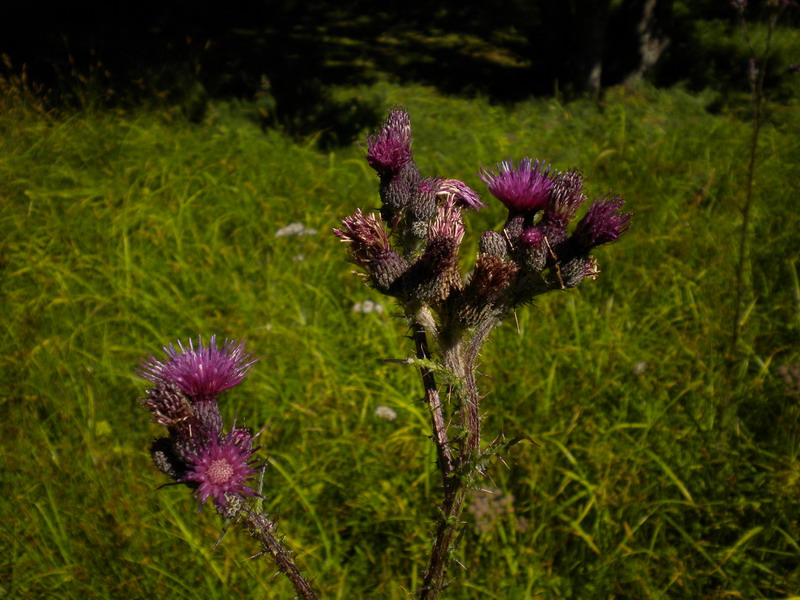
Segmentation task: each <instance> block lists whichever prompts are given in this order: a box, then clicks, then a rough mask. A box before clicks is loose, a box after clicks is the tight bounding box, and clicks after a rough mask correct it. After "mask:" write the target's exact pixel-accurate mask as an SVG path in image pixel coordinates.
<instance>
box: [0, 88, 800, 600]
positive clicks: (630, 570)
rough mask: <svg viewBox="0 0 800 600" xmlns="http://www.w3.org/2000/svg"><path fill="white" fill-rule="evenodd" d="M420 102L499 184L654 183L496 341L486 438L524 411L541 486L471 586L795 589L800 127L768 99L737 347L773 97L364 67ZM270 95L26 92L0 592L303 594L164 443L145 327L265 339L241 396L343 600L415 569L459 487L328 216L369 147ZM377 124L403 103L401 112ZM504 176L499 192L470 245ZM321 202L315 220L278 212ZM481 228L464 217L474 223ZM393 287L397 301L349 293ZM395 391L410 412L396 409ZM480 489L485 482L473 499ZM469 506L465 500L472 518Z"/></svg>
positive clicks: (9, 115)
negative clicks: (567, 276) (746, 201)
mask: <svg viewBox="0 0 800 600" xmlns="http://www.w3.org/2000/svg"><path fill="white" fill-rule="evenodd" d="M338 93H339V94H340V96H341V97H342V98H343V99H346V98H348V97H358V98H361V99H365V100H368V101H370V102H375V103H379V104H380V105H381V106H386V107H388V106H391V105H393V104H402V105H404V106H406V107H407V108H408V110H409V112H410V114H411V116H412V119H413V123H414V130H415V142H414V147H415V156H416V158H417V162H418V164H419V165H420V168H421V169H422V171H423V172H424V173H426V174H439V175H445V176H449V177H456V178H461V179H463V180H465V181H466V182H467V183H468V184H470V185H472V186H473V187H475V188H476V189H479V190H483V189H484V188H483V186H482V185H481V184H480V181H479V180H478V177H477V175H476V173H475V172H476V170H477V168H478V167H480V166H490V165H492V164H494V163H495V162H497V161H499V160H503V159H507V158H517V159H518V158H521V157H522V156H526V155H531V156H534V157H540V158H545V159H547V160H549V161H552V163H553V164H554V166H555V167H557V168H559V169H566V168H569V167H572V166H579V167H581V168H582V170H583V171H584V173H585V174H586V178H587V184H588V186H589V191H590V193H591V194H604V193H606V192H607V190H608V189H610V188H613V190H614V191H615V192H616V193H618V194H620V195H622V196H623V197H625V198H626V199H627V200H628V201H629V204H630V206H631V207H632V208H633V209H634V210H635V211H636V213H637V214H636V218H635V223H634V230H633V231H632V232H631V233H630V234H629V235H628V236H627V237H626V238H625V239H624V240H623V241H622V242H620V243H619V244H615V245H614V246H612V247H608V248H604V249H600V250H599V251H598V253H597V255H598V258H599V260H600V266H601V270H602V273H601V276H600V279H599V280H598V281H596V282H586V283H584V284H583V285H582V286H581V287H580V288H579V289H578V290H573V291H569V292H564V293H560V294H552V295H550V296H547V297H545V298H544V299H542V301H541V302H539V303H538V304H537V305H536V306H533V307H530V308H528V309H526V310H523V311H519V312H518V314H517V315H516V322H515V320H514V319H510V320H509V322H508V323H506V324H505V325H504V327H502V328H501V329H500V330H499V331H498V332H496V333H495V335H494V336H493V339H492V340H491V341H490V343H489V344H488V345H487V348H486V350H485V352H484V356H483V357H482V364H481V373H482V380H481V382H480V384H481V385H482V387H483V389H484V391H485V393H486V394H487V398H486V400H485V403H484V409H485V422H484V428H485V438H486V441H487V442H488V441H490V440H491V439H492V438H493V437H494V436H495V435H498V434H500V433H505V434H506V435H507V436H513V435H516V434H527V435H529V436H531V437H532V438H533V439H534V440H536V441H537V442H538V445H532V444H526V443H523V444H521V445H519V446H517V447H515V448H514V449H513V450H512V451H510V452H509V454H508V456H507V457H506V463H507V466H503V465H502V464H501V463H497V464H496V465H494V466H493V467H492V468H491V469H490V475H491V480H490V481H487V482H486V486H487V487H488V488H497V489H499V490H502V491H503V493H504V494H505V495H506V496H513V501H512V505H511V506H512V508H513V509H512V510H508V509H507V510H505V511H500V512H499V513H498V514H496V515H494V516H493V517H492V516H491V515H489V517H487V518H489V522H490V525H489V527H488V529H485V530H478V529H476V528H475V527H473V523H469V524H468V525H467V526H466V527H465V530H464V535H463V537H462V540H461V544H460V548H459V550H458V553H457V557H458V560H459V561H460V562H461V563H462V564H463V565H464V567H465V570H461V569H459V568H457V567H456V568H454V569H453V571H452V575H453V579H454V580H453V584H452V585H451V586H450V588H449V589H448V597H451V598H454V599H458V598H461V599H467V598H477V597H485V598H498V599H505V598H580V599H583V598H603V599H609V598H619V599H622V598H648V599H654V600H655V599H671V598H676V599H677V598H686V599H695V598H709V599H711V598H765V599H766V598H768V599H778V598H788V597H792V596H796V595H797V594H800V571H798V569H797V564H798V561H800V535H798V531H800V509H798V506H799V505H798V503H797V497H798V494H800V439H798V434H799V433H800V406H798V398H796V397H792V396H791V395H789V394H788V393H787V392H786V391H785V390H784V385H783V380H782V379H781V377H780V376H779V375H778V374H777V372H776V368H777V367H778V366H780V365H792V364H796V363H800V349H799V344H798V342H800V317H798V315H800V290H799V289H798V284H797V281H798V278H797V268H798V267H797V265H798V259H799V258H800V256H798V254H799V253H800V250H798V248H800V216H798V213H797V210H796V198H797V196H798V193H800V182H799V181H798V179H797V176H796V165H797V164H798V163H800V136H798V135H797V134H798V123H800V119H798V114H797V112H796V109H781V108H780V107H776V108H775V109H774V114H772V115H771V122H770V123H769V124H767V125H766V126H765V128H764V130H763V134H762V137H761V148H760V152H761V154H760V156H761V160H760V163H759V166H758V172H757V176H756V177H757V178H756V186H757V188H756V197H755V201H754V207H753V209H754V212H753V218H752V232H751V234H752V236H753V237H752V240H753V244H752V246H751V248H752V249H751V252H750V255H749V256H748V260H747V283H748V290H749V292H748V297H747V299H746V311H745V318H744V321H743V328H742V344H743V349H744V351H743V355H744V357H745V358H744V359H743V360H739V361H737V362H732V361H730V360H728V359H727V358H726V355H727V353H728V350H729V342H730V331H731V319H732V315H733V311H734V306H733V294H732V290H733V285H734V281H735V272H734V268H735V267H734V265H735V264H736V263H735V257H736V253H735V248H736V243H737V239H736V236H737V232H738V225H739V218H738V208H737V206H738V205H740V204H741V202H742V201H743V182H744V179H745V175H746V173H745V162H746V161H745V158H744V157H745V153H746V151H747V144H748V135H749V127H748V124H747V123H746V122H741V121H738V120H736V118H734V117H731V116H727V115H724V114H723V115H712V114H709V113H708V112H707V111H706V110H705V108H704V103H703V99H702V98H701V97H695V96H691V95H689V94H686V93H684V92H682V91H680V90H671V91H658V90H654V89H650V88H640V89H636V90H630V89H623V88H619V89H612V90H609V91H608V92H607V93H606V95H605V97H604V98H603V100H602V101H601V102H600V103H599V104H596V103H591V102H588V101H576V102H572V103H569V104H561V103H559V102H558V101H556V100H531V101H526V102H523V103H520V104H518V105H515V106H513V107H504V106H496V105H491V104H489V103H488V102H486V101H484V100H482V99H480V98H476V99H471V100H465V99H458V98H450V97H444V96H441V95H439V94H438V93H436V92H434V91H432V90H431V89H428V88H424V87H396V86H392V85H388V84H379V85H375V86H372V87H365V88H355V89H342V90H339V91H338ZM246 115H247V107H246V106H240V105H237V104H235V103H231V104H224V103H219V104H215V105H212V106H211V107H210V110H209V112H208V114H207V117H206V119H205V121H204V122H203V123H202V124H199V125H192V124H189V123H188V122H187V121H186V120H185V119H184V118H183V117H182V116H181V115H180V113H178V112H175V111H173V110H170V109H144V108H143V109H140V110H135V111H110V110H109V111H101V110H96V109H91V110H86V111H82V112H77V113H74V114H61V115H56V114H48V113H46V112H42V111H36V110H33V109H32V108H31V107H30V106H26V105H25V104H24V103H23V102H21V101H20V100H19V99H8V100H7V101H6V102H5V104H4V107H3V111H2V113H1V114H0V132H1V133H2V135H0V148H2V150H1V151H0V233H2V235H0V240H2V242H0V268H1V269H2V278H0V286H1V288H0V289H1V293H0V302H2V314H3V315H4V318H3V320H2V322H3V324H2V329H1V330H0V331H2V333H1V334H0V356H2V359H0V360H2V369H0V382H1V383H0V393H1V396H0V397H1V398H2V402H1V403H0V418H1V420H0V423H2V425H0V426H1V427H2V436H3V445H2V454H3V457H2V459H3V461H4V464H5V468H4V469H3V470H2V471H0V486H1V489H2V494H3V501H2V503H0V519H1V520H2V524H3V527H2V530H0V542H1V543H2V547H3V548H4V550H5V551H4V552H3V553H2V555H0V556H1V557H0V591H2V592H3V593H4V594H6V595H8V597H13V598H38V597H53V596H55V597H60V598H85V597H87V596H88V597H99V598H106V597H108V598H112V597H126V598H151V597H156V596H162V597H164V596H166V597H170V598H187V599H188V598H230V597H245V598H285V597H291V596H292V590H291V588H290V586H289V585H288V583H287V582H285V581H283V579H282V578H281V577H280V576H278V577H272V575H273V570H272V568H271V565H269V564H268V563H266V562H265V561H263V560H247V557H248V556H250V554H252V553H253V552H255V549H256V547H255V543H254V542H252V541H251V540H249V538H247V536H245V535H243V534H242V533H241V532H236V531H234V530H233V528H231V530H229V531H228V533H227V535H226V537H225V539H224V542H223V544H222V545H221V546H220V547H219V548H218V549H217V550H215V551H212V546H213V543H214V541H215V540H216V539H217V536H218V535H219V529H220V522H219V520H218V517H217V516H216V515H214V514H213V513H212V511H211V510H209V509H206V510H204V511H202V512H201V513H200V514H199V515H198V514H196V512H195V511H196V503H195V501H194V499H193V498H191V496H190V495H189V494H188V493H187V491H186V490H185V489H181V488H178V487H167V488H164V489H158V487H159V486H160V485H161V484H163V483H165V478H163V477H162V476H161V475H160V474H159V473H158V472H157V471H156V469H155V468H153V466H152V464H151V463H150V460H149V457H148V455H147V446H148V444H149V443H150V440H151V439H152V437H153V436H154V435H156V434H157V432H158V429H157V428H156V426H154V425H151V424H148V423H147V417H146V414H145V412H144V411H142V410H141V409H140V408H139V407H138V406H137V404H136V402H135V400H136V398H138V397H140V396H141V395H142V393H143V389H144V387H145V385H144V382H143V381H141V380H140V379H138V378H137V377H136V376H135V375H134V374H133V368H134V367H135V366H136V365H137V362H138V361H139V360H140V359H141V358H143V357H144V356H145V355H146V354H147V353H149V352H153V351H155V350H156V349H158V348H160V347H161V346H163V345H165V344H167V343H169V342H171V341H174V340H175V339H178V338H181V339H183V340H186V339H187V338H188V337H189V336H196V335H198V334H203V335H204V336H208V335H210V334H212V333H216V334H218V335H219V336H221V337H235V338H241V337H247V339H248V346H249V347H250V348H252V349H253V350H254V351H255V352H257V353H258V354H259V355H262V356H263V357H264V358H263V359H262V360H261V361H260V362H259V363H258V364H257V366H256V368H255V371H254V373H253V374H252V375H251V376H250V377H249V378H248V379H247V380H246V381H245V382H244V383H243V384H242V385H241V386H239V387H238V388H236V389H235V390H233V391H231V392H230V393H229V394H228V396H227V398H226V399H225V400H224V402H223V406H222V408H223V412H224V414H225V416H226V418H227V419H228V422H230V420H232V419H233V418H234V417H238V420H239V422H245V423H246V424H247V425H248V426H251V427H255V428H259V427H261V426H262V425H268V430H267V432H266V433H265V434H264V435H263V436H262V441H263V445H264V450H263V453H264V454H265V455H266V456H269V457H270V459H271V468H269V469H268V472H267V477H266V483H265V490H266V502H267V504H268V506H269V507H270V509H271V510H272V511H274V513H275V514H278V515H280V521H281V523H282V526H283V528H284V530H285V532H286V533H287V534H288V536H287V542H288V543H289V544H290V545H291V546H292V547H294V548H298V549H302V554H301V555H300V557H299V562H300V564H301V565H302V567H303V568H304V569H306V570H307V571H308V572H309V573H311V574H313V575H314V576H316V577H317V580H316V585H318V587H319V589H320V590H321V592H322V596H324V597H326V598H346V599H355V598H387V599H389V598H407V597H408V590H413V589H414V588H415V587H416V586H417V585H419V583H420V582H421V577H422V569H423V568H424V564H425V560H426V557H427V552H428V546H429V539H430V533H431V526H432V525H431V523H432V521H433V518H434V516H435V514H434V512H433V511H434V505H435V503H436V501H437V500H438V498H439V493H438V489H437V486H438V485H439V479H438V474H437V472H436V471H435V465H434V460H435V453H434V448H433V445H432V444H431V443H430V442H429V440H428V439H427V437H426V436H427V435H429V429H428V419H427V413H426V410H425V408H424V406H423V405H422V403H421V402H419V399H420V398H421V396H422V390H421V386H420V384H419V381H418V377H417V375H416V374H415V373H414V372H413V370H412V369H410V368H408V367H402V366H398V365H396V364H390V363H386V362H383V361H382V359H384V358H404V357H406V356H408V355H409V354H410V352H411V346H410V342H409V341H408V340H406V339H404V338H403V337H402V336H403V335H404V334H405V333H406V332H405V330H404V326H403V323H402V322H401V321H400V320H399V319H397V318H395V316H396V315H395V312H394V311H393V309H392V306H391V303H390V302H388V301H385V300H382V299H381V298H379V297H378V296H377V295H376V294H375V293H374V292H372V291H371V290H368V289H367V288H365V287H363V285H362V284H361V283H360V281H359V278H357V277H354V276H352V275H351V274H350V270H351V268H350V266H349V265H347V264H346V263H345V261H344V258H345V249H344V248H343V246H342V245H341V244H340V243H338V242H337V241H336V239H335V238H334V236H333V235H331V234H330V230H331V228H332V227H334V226H336V225H337V223H338V220H339V219H340V218H341V217H343V216H345V215H347V214H349V213H351V212H352V211H353V209H354V208H355V207H357V206H361V207H369V206H376V205H377V204H378V199H377V191H376V187H377V186H376V183H377V181H376V179H375V177H374V175H373V174H372V172H371V171H370V170H369V169H368V167H367V166H366V164H365V161H364V160H363V155H362V152H361V151H360V150H358V149H357V148H353V147H348V148H343V149H339V150H335V151H331V152H329V153H322V152H320V151H318V150H317V149H316V146H315V145H314V144H313V140H309V141H308V142H307V143H301V142H296V141H293V140H291V139H290V138H288V137H286V136H284V135H282V134H281V133H280V132H278V131H268V132H264V131H262V130H261V129H260V128H259V127H258V126H257V125H255V124H253V123H252V122H251V121H250V120H248V119H247V118H246ZM376 125H377V123H376ZM503 217H504V210H503V208H502V206H500V204H499V203H497V202H494V203H491V205H490V207H489V208H487V209H485V210H482V211H481V212H480V213H478V214H474V215H471V216H470V217H469V221H468V223H467V226H468V228H469V230H468V237H467V240H466V241H465V252H464V263H465V268H466V267H467V266H468V263H469V260H470V257H471V256H472V255H473V254H474V250H475V248H476V244H477V233H478V232H479V231H482V230H485V229H489V228H496V227H498V226H499V225H500V224H501V223H502V220H503ZM297 221H299V222H302V223H304V224H305V225H306V227H309V228H313V229H316V230H317V234H316V235H309V236H303V237H276V236H275V232H276V231H277V230H278V229H280V228H281V227H284V226H286V225H288V224H290V223H293V222H297ZM470 231H471V232H472V235H471V236H470V233H469V232H470ZM364 299H372V300H376V301H381V302H382V303H383V305H384V308H385V310H384V312H383V313H372V314H361V313H357V312H353V311H352V310H351V307H352V306H353V305H354V304H355V303H356V302H359V301H362V300H364ZM379 405H386V406H389V407H391V408H393V409H394V410H395V411H396V412H397V414H398V416H397V419H396V420H395V421H393V422H389V421H385V420H383V419H380V418H378V417H376V416H375V415H374V410H375V408H376V407H377V406H379ZM470 514H471V513H465V516H467V517H470ZM470 518H471V517H470Z"/></svg>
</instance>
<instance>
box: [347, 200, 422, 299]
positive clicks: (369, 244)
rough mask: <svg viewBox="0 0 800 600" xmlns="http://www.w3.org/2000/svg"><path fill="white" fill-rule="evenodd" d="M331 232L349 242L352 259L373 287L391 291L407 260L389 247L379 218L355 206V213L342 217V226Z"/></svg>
mask: <svg viewBox="0 0 800 600" xmlns="http://www.w3.org/2000/svg"><path fill="white" fill-rule="evenodd" d="M333 233H334V234H336V235H337V236H338V237H339V238H340V239H341V240H342V241H343V242H344V243H346V244H350V253H351V255H352V257H353V262H354V263H356V264H357V265H359V266H361V267H363V268H364V269H365V270H366V271H367V273H368V275H369V278H370V281H371V282H372V284H373V285H374V286H375V288H376V289H378V290H379V291H381V292H383V293H384V294H393V293H394V292H393V291H392V290H393V285H394V283H395V282H396V281H397V279H398V277H400V275H402V274H403V272H405V270H406V269H407V268H408V262H407V261H406V260H405V259H404V258H403V257H402V256H400V255H399V254H397V252H395V251H394V249H393V248H392V245H391V242H390V241H389V232H388V231H386V229H385V228H384V226H383V223H382V222H381V220H380V219H379V218H378V217H377V216H376V215H374V214H371V215H369V216H366V215H364V214H363V213H362V212H361V209H356V212H355V214H353V215H351V216H349V217H345V218H344V219H342V228H341V229H334V230H333Z"/></svg>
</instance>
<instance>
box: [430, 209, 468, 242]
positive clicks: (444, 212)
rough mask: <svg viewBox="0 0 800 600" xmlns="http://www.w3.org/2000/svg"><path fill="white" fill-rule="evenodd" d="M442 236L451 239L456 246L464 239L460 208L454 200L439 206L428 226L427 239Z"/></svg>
mask: <svg viewBox="0 0 800 600" xmlns="http://www.w3.org/2000/svg"><path fill="white" fill-rule="evenodd" d="M437 238H444V239H448V240H453V241H454V242H455V244H456V246H458V245H460V244H461V240H463V239H464V223H463V221H462V220H461V209H460V208H459V207H458V206H456V204H455V203H454V202H448V203H446V204H444V206H440V207H439V211H438V214H437V215H436V218H435V219H434V220H433V222H432V223H431V224H430V226H429V227H428V239H429V240H433V239H437Z"/></svg>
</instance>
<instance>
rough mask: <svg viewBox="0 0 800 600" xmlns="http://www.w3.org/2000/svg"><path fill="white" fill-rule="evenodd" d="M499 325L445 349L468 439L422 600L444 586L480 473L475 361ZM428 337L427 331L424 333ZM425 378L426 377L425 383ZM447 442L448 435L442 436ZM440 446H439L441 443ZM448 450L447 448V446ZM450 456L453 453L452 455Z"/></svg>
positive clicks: (448, 484)
mask: <svg viewBox="0 0 800 600" xmlns="http://www.w3.org/2000/svg"><path fill="white" fill-rule="evenodd" d="M496 323H497V322H496V321H490V322H489V321H487V322H486V323H484V324H483V325H482V326H480V327H478V329H477V331H475V333H474V334H473V336H472V338H471V339H470V340H469V341H468V342H459V343H457V344H455V345H453V346H451V347H449V348H446V349H444V351H443V353H444V363H445V368H447V369H448V370H449V371H450V372H451V373H453V375H455V376H456V377H458V378H460V379H461V381H462V385H461V392H460V395H461V400H462V409H461V410H462V416H461V419H462V424H463V426H464V429H465V435H466V438H465V440H464V443H463V445H462V446H461V451H460V453H459V455H458V458H457V463H456V468H455V470H454V471H451V472H450V475H449V476H447V475H445V473H444V472H443V476H444V481H445V485H444V499H443V500H442V507H441V515H440V519H439V523H438V525H437V527H436V534H435V536H434V542H433V547H432V548H431V556H430V560H429V562H428V569H427V571H426V572H425V577H424V579H423V584H422V589H421V591H420V599H421V600H435V599H436V598H437V597H438V596H439V592H440V591H441V589H442V586H443V585H444V579H445V576H446V574H447V566H448V564H449V562H450V549H451V546H452V544H453V538H454V536H455V533H456V531H457V530H458V523H459V517H460V516H461V510H462V508H463V506H464V498H465V497H466V495H467V487H468V485H469V483H470V481H471V480H472V478H473V475H474V474H475V472H476V470H477V468H478V467H477V464H476V463H477V458H478V452H479V451H480V447H481V440H480V404H479V402H480V396H479V393H478V386H477V383H476V381H475V359H476V358H477V355H478V352H479V350H480V348H481V346H482V344H483V342H484V341H485V339H486V336H487V335H488V334H489V332H490V331H491V330H492V328H493V327H494V325H495V324H496ZM423 334H424V331H423ZM424 378H425V375H424V373H423V380H424ZM441 433H443V434H444V436H445V441H447V437H446V431H444V432H441ZM437 446H438V443H437ZM445 447H447V446H445ZM448 454H449V452H448Z"/></svg>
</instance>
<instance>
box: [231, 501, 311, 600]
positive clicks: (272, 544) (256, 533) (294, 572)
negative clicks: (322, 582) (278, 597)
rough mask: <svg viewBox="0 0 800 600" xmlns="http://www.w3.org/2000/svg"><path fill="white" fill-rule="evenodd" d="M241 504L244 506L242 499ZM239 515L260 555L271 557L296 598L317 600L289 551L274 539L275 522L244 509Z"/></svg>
mask: <svg viewBox="0 0 800 600" xmlns="http://www.w3.org/2000/svg"><path fill="white" fill-rule="evenodd" d="M242 504H243V505H244V500H243V499H242ZM239 513H240V514H241V515H242V516H243V517H244V519H245V522H246V523H247V528H248V529H249V530H250V535H251V536H253V537H254V538H256V539H257V540H258V541H259V542H261V547H262V548H263V550H262V553H268V554H269V555H270V556H271V557H272V560H274V561H275V564H276V565H277V566H278V568H279V569H280V570H281V572H282V573H283V574H284V575H286V577H287V578H288V579H289V581H291V582H292V585H293V586H294V589H295V590H297V594H298V597H299V598H301V599H302V600H318V598H317V595H316V594H315V593H314V590H313V588H312V587H311V584H310V583H309V582H308V580H306V578H305V577H303V575H302V574H301V573H300V571H299V570H298V568H297V566H296V565H295V563H294V560H292V553H291V551H289V550H287V549H285V548H284V547H283V544H282V543H281V540H279V539H278V538H277V537H276V531H277V526H276V525H275V521H273V520H272V519H270V518H269V517H267V515H265V514H264V513H262V512H257V511H252V510H248V509H246V508H242V509H240V511H239Z"/></svg>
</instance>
